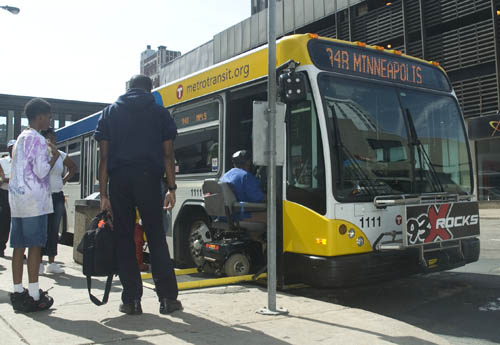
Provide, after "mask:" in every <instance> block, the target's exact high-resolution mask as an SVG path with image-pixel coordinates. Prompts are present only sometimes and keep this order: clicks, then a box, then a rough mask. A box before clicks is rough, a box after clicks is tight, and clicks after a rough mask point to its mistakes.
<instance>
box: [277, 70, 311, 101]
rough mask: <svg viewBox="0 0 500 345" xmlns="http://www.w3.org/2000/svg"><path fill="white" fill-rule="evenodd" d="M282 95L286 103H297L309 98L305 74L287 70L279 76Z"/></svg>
mask: <svg viewBox="0 0 500 345" xmlns="http://www.w3.org/2000/svg"><path fill="white" fill-rule="evenodd" d="M279 85H280V96H281V100H282V101H283V102H285V103H287V104H288V103H297V102H300V101H303V100H305V99H306V98H307V92H306V80H305V77H304V74H302V73H295V72H285V73H282V74H280V78H279Z"/></svg>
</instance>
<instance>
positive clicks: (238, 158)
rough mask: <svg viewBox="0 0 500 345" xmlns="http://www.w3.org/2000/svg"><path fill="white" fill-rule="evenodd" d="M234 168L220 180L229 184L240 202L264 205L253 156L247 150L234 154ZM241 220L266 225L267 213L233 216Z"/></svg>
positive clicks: (244, 213)
mask: <svg viewBox="0 0 500 345" xmlns="http://www.w3.org/2000/svg"><path fill="white" fill-rule="evenodd" d="M232 161H233V166H234V168H232V169H231V170H229V171H228V172H226V173H225V174H224V176H222V178H221V179H220V181H221V182H226V183H228V184H229V185H230V186H231V188H232V190H233V192H234V194H235V196H236V199H237V200H238V201H240V202H241V201H243V202H256V203H262V202H264V201H265V195H264V193H263V192H262V190H261V189H260V181H259V180H258V179H257V178H256V177H255V176H254V175H253V174H252V156H251V154H250V153H249V152H248V151H246V150H241V151H238V152H235V153H234V154H233V158H232ZM233 216H234V217H239V220H240V221H242V220H244V221H246V222H252V223H266V220H267V214H266V212H252V213H250V212H245V211H243V212H238V213H236V214H234V215H233Z"/></svg>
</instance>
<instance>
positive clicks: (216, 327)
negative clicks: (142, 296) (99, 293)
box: [103, 312, 289, 345]
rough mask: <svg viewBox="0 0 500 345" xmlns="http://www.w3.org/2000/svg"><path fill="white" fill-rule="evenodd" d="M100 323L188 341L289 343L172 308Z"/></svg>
mask: <svg viewBox="0 0 500 345" xmlns="http://www.w3.org/2000/svg"><path fill="white" fill-rule="evenodd" d="M174 320H175V321H174ZM177 320H179V321H177ZM103 323H104V324H105V325H107V326H109V327H112V328H113V329H119V330H123V331H135V332H145V331H152V330H159V331H161V332H162V333H166V334H171V335H172V336H173V337H175V338H177V339H180V340H183V341H185V342H187V343H189V344H259V345H285V344H287V345H288V344H289V343H288V342H285V341H282V340H280V339H276V338H273V337H271V336H269V335H267V334H265V333H263V332H261V331H256V330H254V329H251V328H248V327H245V326H241V325H238V326H234V327H233V326H224V325H221V324H219V323H216V322H213V321H210V320H208V319H206V318H202V317H199V316H196V315H193V314H190V313H187V312H175V313H173V314H171V316H168V317H164V316H159V315H154V314H143V315H141V316H135V317H133V316H132V317H131V316H127V315H123V316H119V317H116V318H110V319H105V320H103Z"/></svg>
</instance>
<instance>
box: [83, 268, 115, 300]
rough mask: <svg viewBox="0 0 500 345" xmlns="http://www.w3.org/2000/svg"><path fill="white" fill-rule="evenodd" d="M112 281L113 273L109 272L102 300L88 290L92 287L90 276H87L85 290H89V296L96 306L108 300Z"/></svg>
mask: <svg viewBox="0 0 500 345" xmlns="http://www.w3.org/2000/svg"><path fill="white" fill-rule="evenodd" d="M112 282H113V274H110V275H109V276H108V279H107V280H106V288H105V289H104V296H102V301H99V299H98V298H97V297H95V296H94V295H92V293H91V292H90V290H91V289H92V277H91V276H87V290H89V297H90V300H91V301H92V302H93V303H94V304H95V305H96V306H98V307H99V306H101V305H104V304H106V303H107V302H108V298H109V292H110V291H111V283H112Z"/></svg>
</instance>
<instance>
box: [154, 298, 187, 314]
mask: <svg viewBox="0 0 500 345" xmlns="http://www.w3.org/2000/svg"><path fill="white" fill-rule="evenodd" d="M183 309H184V308H183V307H182V303H181V301H179V300H174V299H168V298H161V299H160V314H170V313H173V312H174V311H176V310H183Z"/></svg>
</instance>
